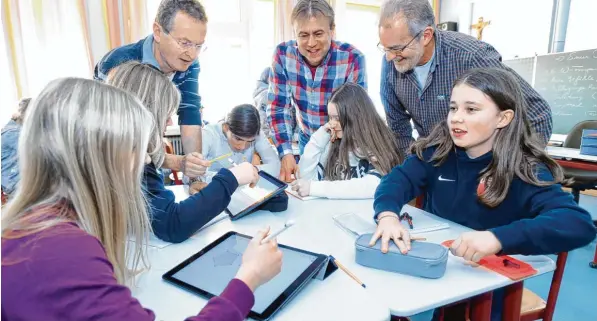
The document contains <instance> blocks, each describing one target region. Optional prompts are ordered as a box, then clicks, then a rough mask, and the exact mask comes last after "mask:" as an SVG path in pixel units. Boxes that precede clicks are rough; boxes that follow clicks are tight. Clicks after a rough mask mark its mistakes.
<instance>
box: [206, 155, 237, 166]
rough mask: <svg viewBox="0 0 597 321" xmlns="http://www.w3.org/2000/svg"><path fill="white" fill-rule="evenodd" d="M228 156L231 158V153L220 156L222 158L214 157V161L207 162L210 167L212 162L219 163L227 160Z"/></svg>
mask: <svg viewBox="0 0 597 321" xmlns="http://www.w3.org/2000/svg"><path fill="white" fill-rule="evenodd" d="M230 156H232V153H228V154H224V155H222V156H218V157H216V158H214V159H212V160H210V161H209V164H210V165H211V164H213V162H217V161H221V160H222V159H225V158H228V157H230Z"/></svg>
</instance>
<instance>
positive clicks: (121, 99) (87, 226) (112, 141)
mask: <svg viewBox="0 0 597 321" xmlns="http://www.w3.org/2000/svg"><path fill="white" fill-rule="evenodd" d="M153 126H154V125H153V118H152V116H151V115H150V114H149V112H147V111H146V109H145V108H143V107H142V105H141V102H140V101H139V100H138V99H136V98H135V97H133V96H132V95H130V94H128V93H126V92H124V91H123V90H119V89H116V88H114V87H112V86H108V85H105V84H101V83H99V82H96V81H93V80H88V79H77V78H65V79H58V80H54V81H52V82H50V83H49V84H48V85H47V86H46V87H45V88H44V89H43V91H42V92H41V93H40V94H39V96H38V97H37V98H36V99H35V100H34V101H33V102H32V104H31V106H30V107H29V110H28V111H27V113H26V116H25V121H24V124H23V130H22V131H21V137H20V139H19V163H20V173H21V181H20V184H19V187H18V188H17V191H16V192H15V196H14V198H13V199H12V200H11V202H10V203H9V204H8V205H7V207H6V209H5V210H4V211H3V212H4V213H3V215H2V238H3V239H15V238H20V237H23V236H26V235H30V234H33V233H37V232H40V231H42V230H45V229H47V228H50V227H52V226H55V225H57V224H61V223H66V222H74V223H76V224H78V226H79V227H80V228H81V229H83V230H85V231H86V232H87V233H89V234H90V235H93V236H95V237H97V238H98V239H99V241H100V242H101V243H102V245H103V247H104V249H105V251H106V255H107V257H108V259H109V260H110V262H111V263H112V265H113V266H114V274H115V277H116V279H117V280H118V282H119V283H121V284H130V285H132V284H133V283H134V282H133V275H132V273H131V272H130V271H129V270H128V269H127V262H129V263H131V264H132V269H133V270H137V268H138V267H139V265H140V263H143V264H144V266H147V264H146V261H145V258H146V253H145V251H146V247H145V246H144V245H143V244H144V243H145V244H146V242H147V240H148V238H149V232H150V229H151V227H150V223H149V217H148V214H147V209H146V206H147V203H146V201H145V199H144V197H143V192H142V190H141V175H142V171H143V164H144V159H145V155H146V150H147V148H146V146H147V143H148V140H149V135H150V132H151V128H152V127H153ZM129 236H132V237H133V238H134V239H133V240H134V241H135V242H134V243H133V242H127V241H128V237H129ZM131 247H132V248H131ZM129 255H132V258H131V257H129ZM5 263H6V262H5V261H3V264H5Z"/></svg>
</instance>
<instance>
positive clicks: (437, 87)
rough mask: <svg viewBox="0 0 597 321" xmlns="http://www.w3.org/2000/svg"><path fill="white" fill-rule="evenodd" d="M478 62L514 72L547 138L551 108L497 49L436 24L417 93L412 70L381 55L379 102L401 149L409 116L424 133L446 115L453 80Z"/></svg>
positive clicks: (408, 136)
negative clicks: (432, 55) (424, 78)
mask: <svg viewBox="0 0 597 321" xmlns="http://www.w3.org/2000/svg"><path fill="white" fill-rule="evenodd" d="M483 67H494V68H501V69H506V70H509V71H511V72H512V73H514V75H515V76H516V78H517V79H518V82H519V84H520V86H521V88H522V92H523V95H524V97H525V99H526V101H527V105H528V111H529V115H528V116H529V120H530V122H531V125H532V127H533V128H534V129H535V132H537V134H538V136H539V138H542V139H543V142H544V143H545V144H547V141H548V140H549V137H550V136H551V130H552V119H551V109H550V107H549V105H548V104H547V102H546V101H545V100H544V99H543V98H542V97H541V96H540V95H539V94H538V93H537V92H536V91H535V90H534V89H533V88H532V87H531V85H529V83H527V82H526V81H525V80H524V79H522V78H521V77H520V76H519V75H518V74H516V72H514V71H513V70H512V69H510V68H509V67H507V66H506V65H504V64H502V57H501V55H500V54H499V53H498V52H497V51H496V50H495V49H494V48H493V47H492V46H491V45H489V44H487V43H485V42H482V41H479V40H477V39H475V38H473V37H471V36H468V35H465V34H462V33H458V32H452V31H441V30H435V58H434V60H433V63H432V66H431V67H430V70H429V76H428V77H427V82H426V84H425V85H424V87H423V92H422V93H421V95H419V86H418V84H417V78H416V75H415V73H414V72H413V71H409V72H406V73H399V72H398V71H397V70H396V69H395V68H394V65H393V63H392V62H391V61H386V60H385V59H384V60H383V63H382V68H381V86H380V87H381V88H380V92H381V102H382V104H383V106H384V109H385V112H386V118H387V121H388V125H389V126H390V128H391V129H392V131H393V132H394V134H395V136H396V139H397V141H398V146H399V147H400V149H401V150H402V151H403V152H404V153H405V154H406V153H407V152H408V147H409V146H410V144H411V143H412V142H413V141H414V139H413V137H412V127H411V124H410V120H411V119H412V120H413V123H414V125H415V129H416V130H417V132H418V134H419V136H423V137H424V136H427V135H429V133H430V132H431V130H432V129H433V127H434V126H435V125H436V124H438V123H440V122H442V121H445V120H446V118H447V117H448V111H449V109H450V94H451V92H452V84H453V82H454V81H455V80H456V79H457V78H458V76H460V75H461V74H462V73H464V72H465V71H467V70H469V69H472V68H483Z"/></svg>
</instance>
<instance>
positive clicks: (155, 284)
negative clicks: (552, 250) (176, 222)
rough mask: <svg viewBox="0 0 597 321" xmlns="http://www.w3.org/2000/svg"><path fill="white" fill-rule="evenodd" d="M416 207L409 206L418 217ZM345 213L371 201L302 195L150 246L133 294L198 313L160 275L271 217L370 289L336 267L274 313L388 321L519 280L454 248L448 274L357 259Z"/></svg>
mask: <svg viewBox="0 0 597 321" xmlns="http://www.w3.org/2000/svg"><path fill="white" fill-rule="evenodd" d="M174 190H175V192H176V194H177V196H178V197H183V198H184V197H186V196H184V193H185V192H184V190H183V189H182V188H181V187H175V188H174ZM417 211H418V210H417V209H414V208H412V209H409V213H410V214H411V215H413V216H415V215H416V213H417ZM347 212H353V213H358V214H359V215H362V216H363V217H364V218H367V219H371V214H372V200H360V201H331V200H312V201H306V202H303V201H300V200H298V199H295V198H293V197H291V198H290V204H289V209H288V210H287V211H285V212H282V213H269V212H263V211H260V212H257V213H254V214H251V215H249V216H247V217H245V218H242V219H240V220H238V221H236V222H231V221H230V220H228V219H226V220H223V221H220V222H218V223H217V224H214V225H213V226H210V227H208V228H206V229H205V230H203V231H202V232H201V233H199V234H198V235H195V236H194V237H193V238H192V239H191V240H189V241H186V242H184V243H182V244H174V245H170V246H168V247H165V248H162V249H156V248H152V249H151V250H150V251H151V253H150V261H151V263H152V268H151V270H150V271H149V272H147V273H145V274H144V275H142V276H141V277H140V282H139V289H138V290H136V291H135V292H134V294H135V296H136V297H137V298H138V299H139V300H140V301H141V303H142V304H143V305H144V306H146V307H148V308H150V309H152V310H154V311H155V313H156V315H157V317H158V319H162V320H183V319H184V318H185V317H187V316H189V315H193V314H196V313H197V312H198V311H199V309H201V308H202V307H203V306H204V305H205V302H206V301H205V300H203V299H202V298H200V297H197V296H195V295H193V294H190V293H187V292H185V291H184V290H181V289H178V288H176V287H174V286H172V285H170V284H166V283H165V282H163V281H162V280H161V275H162V274H163V273H165V272H166V271H167V270H169V269H171V268H172V267H174V266H175V265H177V264H178V263H180V262H181V261H183V260H184V259H186V258H188V257H189V256H191V255H192V254H194V253H196V252H198V251H199V250H200V249H201V248H203V247H204V246H206V245H208V244H209V243H210V242H212V241H214V240H215V239H217V238H218V237H220V236H221V235H222V234H224V233H226V232H227V231H229V230H235V231H238V232H240V233H244V234H249V235H252V234H254V233H255V232H257V230H258V229H259V228H261V227H263V226H264V225H266V224H269V225H271V226H272V227H274V228H275V227H279V226H282V225H283V224H284V222H286V221H287V220H288V219H294V220H295V221H296V224H295V226H293V227H292V228H290V229H289V230H287V231H286V232H284V233H282V234H281V235H280V236H279V237H278V242H279V243H281V244H286V245H290V246H294V247H298V248H302V249H305V250H308V251H313V252H317V253H323V254H331V255H334V257H336V258H337V259H338V260H339V261H340V262H341V263H342V264H344V265H345V266H346V267H347V268H348V269H349V270H350V271H352V272H353V273H354V274H355V275H356V276H357V277H359V278H360V279H361V280H362V281H363V282H364V283H365V284H366V285H367V288H366V289H363V288H361V287H360V286H359V285H358V284H357V283H356V282H354V281H353V280H352V279H350V278H349V277H348V276H347V275H346V274H344V273H343V272H342V271H340V270H338V271H336V272H335V273H334V274H332V275H331V276H330V277H328V278H327V279H326V280H324V281H318V280H313V281H311V283H310V284H309V285H308V286H307V287H305V288H304V289H303V290H302V291H301V293H299V295H297V296H296V297H295V298H294V299H293V300H292V301H291V302H290V303H289V304H288V305H287V306H286V307H284V308H283V309H282V310H281V311H280V312H279V313H278V314H277V315H276V316H275V320H387V319H388V318H389V316H390V313H391V314H392V315H399V316H409V315H413V314H416V313H420V312H422V311H426V310H429V309H432V308H436V307H440V306H443V305H445V304H448V303H452V302H456V301H459V300H461V299H464V298H469V297H472V296H475V295H477V294H481V293H484V292H487V291H491V290H495V289H497V288H501V287H504V286H507V285H510V284H512V283H514V282H513V281H511V280H510V279H508V278H506V277H503V276H500V275H498V274H495V273H493V272H488V271H485V270H483V269H479V268H472V267H470V266H466V265H464V264H463V261H462V260H461V259H460V258H456V257H453V256H451V255H450V258H449V260H448V268H447V271H446V274H445V275H444V277H442V278H440V279H436V280H428V279H422V278H417V277H410V276H406V275H401V274H396V273H390V272H384V271H379V270H374V269H370V268H367V267H363V266H361V265H358V264H357V263H356V262H355V260H354V255H355V253H354V252H355V250H354V237H353V236H352V235H350V234H348V233H347V232H345V231H343V230H341V229H340V228H338V227H337V226H336V225H335V223H334V221H333V219H332V216H334V215H336V214H339V213H347ZM415 220H416V216H415ZM467 230H469V229H467V228H465V227H463V226H459V225H457V224H454V223H452V222H450V228H449V229H446V230H441V231H436V232H431V233H425V234H421V235H423V236H425V237H427V239H428V241H431V242H438V243H439V242H442V241H445V240H448V239H455V238H456V237H457V236H458V235H459V234H460V233H461V232H464V231H467ZM518 258H519V259H522V260H524V261H526V262H528V263H530V264H532V265H533V266H534V267H535V269H537V271H538V274H537V275H540V274H543V273H547V272H550V271H553V270H554V269H555V264H554V262H553V261H552V260H551V259H549V258H548V257H545V256H537V257H521V256H519V257H518Z"/></svg>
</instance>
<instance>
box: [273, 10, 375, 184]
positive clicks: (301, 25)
mask: <svg viewBox="0 0 597 321" xmlns="http://www.w3.org/2000/svg"><path fill="white" fill-rule="evenodd" d="M290 21H291V24H292V26H293V28H294V32H295V36H296V40H292V41H288V42H284V43H281V44H279V45H278V46H277V47H276V50H275V53H274V58H273V60H274V61H273V63H272V70H271V73H270V78H269V88H268V94H267V96H268V103H267V107H266V115H267V121H268V123H269V124H270V125H271V137H272V139H273V140H274V143H275V145H276V146H277V148H278V153H279V155H280V157H281V159H282V166H281V168H280V179H281V180H284V181H286V182H290V181H291V180H292V174H295V173H296V170H297V168H298V166H297V163H296V160H295V158H294V155H293V150H292V138H293V136H294V135H293V134H294V130H293V129H294V128H297V129H298V143H299V152H300V154H302V151H303V149H304V147H305V145H306V144H307V142H308V141H309V137H310V136H311V134H312V133H314V132H315V131H317V129H319V127H321V126H323V125H324V124H325V123H326V122H327V121H328V113H327V102H328V99H329V98H330V96H331V95H332V92H333V91H334V90H335V89H336V88H338V87H340V86H341V85H342V84H344V83H346V82H353V83H356V84H359V85H361V86H362V87H363V88H365V89H367V83H366V81H367V80H366V78H367V77H366V73H365V57H364V56H363V54H362V53H361V52H360V51H359V50H357V49H356V48H355V47H353V46H352V45H350V44H347V43H342V42H339V41H334V40H332V39H333V38H334V32H335V30H334V27H335V24H334V10H333V9H332V7H331V6H330V5H329V3H328V2H327V1H326V0H300V1H298V3H297V4H296V6H295V7H294V9H293V10H292V14H291V18H290ZM293 110H295V111H296V113H295V115H296V117H295V118H293V116H292V111H293Z"/></svg>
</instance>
